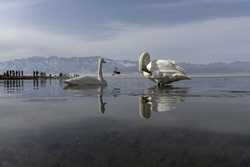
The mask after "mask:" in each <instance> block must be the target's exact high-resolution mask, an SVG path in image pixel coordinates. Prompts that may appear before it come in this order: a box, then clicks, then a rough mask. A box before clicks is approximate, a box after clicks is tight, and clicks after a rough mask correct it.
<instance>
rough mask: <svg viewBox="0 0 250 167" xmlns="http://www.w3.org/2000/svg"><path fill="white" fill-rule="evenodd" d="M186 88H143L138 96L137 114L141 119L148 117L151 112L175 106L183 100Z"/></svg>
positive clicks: (162, 110)
mask: <svg viewBox="0 0 250 167" xmlns="http://www.w3.org/2000/svg"><path fill="white" fill-rule="evenodd" d="M187 91H188V90H187V88H175V87H166V88H157V87H152V88H149V89H146V90H144V95H142V96H139V114H140V116H141V117H142V118H143V119H150V118H151V114H152V112H167V111H172V110H174V109H175V108H176V106H177V104H178V103H181V102H184V99H185V95H186V94H187Z"/></svg>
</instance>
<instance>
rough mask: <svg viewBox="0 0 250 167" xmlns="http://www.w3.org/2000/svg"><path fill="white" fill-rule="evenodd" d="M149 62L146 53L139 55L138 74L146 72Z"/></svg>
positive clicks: (148, 56)
mask: <svg viewBox="0 0 250 167" xmlns="http://www.w3.org/2000/svg"><path fill="white" fill-rule="evenodd" d="M149 62H150V55H149V53H147V52H143V53H142V54H141V55H140V58H139V72H140V73H143V71H147V67H146V66H147V65H148V64H149Z"/></svg>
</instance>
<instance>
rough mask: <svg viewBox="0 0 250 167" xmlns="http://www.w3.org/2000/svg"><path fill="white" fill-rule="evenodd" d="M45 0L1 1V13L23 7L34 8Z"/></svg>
mask: <svg viewBox="0 0 250 167" xmlns="http://www.w3.org/2000/svg"><path fill="white" fill-rule="evenodd" d="M42 1H44V0H0V11H9V10H11V9H18V8H22V7H27V6H32V5H35V4H38V3H41V2H42Z"/></svg>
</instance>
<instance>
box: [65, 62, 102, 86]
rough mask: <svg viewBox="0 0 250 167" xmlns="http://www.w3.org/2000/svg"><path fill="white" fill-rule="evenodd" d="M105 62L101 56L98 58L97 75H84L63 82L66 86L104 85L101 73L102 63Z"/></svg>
mask: <svg viewBox="0 0 250 167" xmlns="http://www.w3.org/2000/svg"><path fill="white" fill-rule="evenodd" d="M103 63H106V62H105V61H104V59H103V58H98V60H97V65H98V72H97V77H94V76H84V77H77V78H72V79H68V80H65V81H64V83H66V84H67V86H80V87H82V86H87V87H88V86H106V85H107V82H106V81H105V80H104V79H103V75H102V64H103Z"/></svg>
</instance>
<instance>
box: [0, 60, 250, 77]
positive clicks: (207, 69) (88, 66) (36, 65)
mask: <svg viewBox="0 0 250 167" xmlns="http://www.w3.org/2000/svg"><path fill="white" fill-rule="evenodd" d="M97 58H98V57H70V58H64V57H56V56H53V57H29V58H23V59H14V60H9V61H5V62H0V71H2V72H3V71H6V70H23V71H24V72H25V73H32V72H33V70H39V71H43V72H47V73H60V72H62V73H93V72H96V69H97V65H96V62H97ZM105 60H106V62H107V64H105V65H104V72H107V73H111V72H112V71H113V70H114V68H115V67H117V68H118V69H119V70H120V71H121V72H122V73H136V72H137V71H138V65H137V62H136V61H130V60H114V59H105ZM177 64H178V65H180V66H182V67H183V68H184V69H185V70H186V72H187V73H190V74H201V73H209V74H214V73H220V74H222V73H223V74H231V73H250V62H232V63H209V64H192V63H177Z"/></svg>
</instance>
